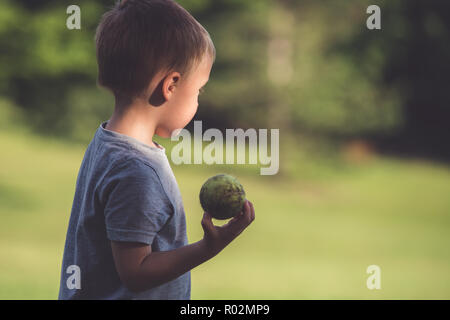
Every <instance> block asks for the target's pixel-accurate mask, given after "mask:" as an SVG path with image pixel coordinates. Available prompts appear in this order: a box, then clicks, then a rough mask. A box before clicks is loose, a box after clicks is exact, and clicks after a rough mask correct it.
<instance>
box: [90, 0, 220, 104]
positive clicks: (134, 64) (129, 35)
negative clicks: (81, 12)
mask: <svg viewBox="0 0 450 320" xmlns="http://www.w3.org/2000/svg"><path fill="white" fill-rule="evenodd" d="M95 42H96V49H97V63H98V84H99V85H101V86H103V87H106V88H108V89H110V90H111V91H112V92H113V93H114V96H115V97H116V99H118V98H119V99H121V100H123V99H126V101H128V102H131V101H132V100H133V99H134V98H135V97H137V96H139V95H141V94H143V93H144V92H145V90H146V89H147V86H148V85H149V83H150V82H151V81H152V79H153V77H154V76H155V75H156V74H157V73H158V72H161V71H165V72H168V71H177V72H179V73H180V74H182V75H184V76H188V75H189V73H190V72H191V71H192V68H193V67H194V66H196V65H197V64H198V63H199V62H200V61H201V59H202V58H203V57H204V55H205V53H209V55H210V56H211V58H212V60H213V61H214V60H215V56H216V50H215V48H214V44H213V43H212V40H211V38H210V35H209V33H208V32H207V31H206V30H205V28H203V27H202V26H201V25H200V23H199V22H197V20H195V19H194V17H192V15H191V14H189V12H187V11H186V10H185V9H184V8H183V7H181V6H180V5H179V4H178V3H176V2H175V1H173V0H126V1H122V2H120V1H119V2H117V3H116V5H115V6H114V7H113V8H112V9H111V10H109V11H108V12H106V13H105V14H104V15H103V17H102V19H101V21H100V24H99V26H98V27H97V32H96V35H95Z"/></svg>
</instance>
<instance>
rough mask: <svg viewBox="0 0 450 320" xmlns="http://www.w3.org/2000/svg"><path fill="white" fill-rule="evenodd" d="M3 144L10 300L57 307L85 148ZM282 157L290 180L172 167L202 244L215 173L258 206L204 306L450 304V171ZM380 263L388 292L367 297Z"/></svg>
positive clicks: (1, 293) (1, 258) (206, 285)
mask: <svg viewBox="0 0 450 320" xmlns="http://www.w3.org/2000/svg"><path fill="white" fill-rule="evenodd" d="M284 141H288V140H283V139H282V144H283V143H284ZM162 143H164V142H162ZM288 143H291V144H292V141H291V142H288ZM0 145H1V149H2V150H3V152H2V156H1V157H0V217H1V224H0V299H56V298H57V294H58V288H59V276H60V266H61V259H62V252H63V248H64V241H65V233H66V229H67V223H68V219H69V214H70V209H71V206H72V200H73V195H74V190H75V183H76V177H77V173H78V169H79V166H80V164H81V160H82V157H83V154H84V151H85V147H86V146H84V145H67V144H65V143H64V142H62V141H58V139H49V138H41V137H38V136H35V135H32V134H30V133H28V132H27V131H26V130H25V129H24V128H20V127H13V126H9V127H2V129H0ZM282 148H285V149H288V150H290V152H291V154H290V155H287V154H286V156H285V157H284V158H281V160H280V161H281V168H282V169H283V170H282V172H283V174H282V175H281V176H274V177H270V176H259V175H258V174H255V170H254V168H253V169H249V170H245V169H240V167H238V166H233V167H229V166H210V167H207V166H194V165H192V166H189V165H184V166H173V169H174V172H175V176H176V177H177V181H178V184H179V186H180V189H181V192H182V195H183V200H184V204H185V209H186V215H187V223H188V236H189V241H190V242H195V241H197V240H199V239H201V237H202V229H201V225H200V220H201V216H202V211H201V208H200V205H199V202H198V191H199V190H200V187H201V185H202V183H203V182H204V181H205V180H206V178H208V177H209V176H211V175H212V174H215V173H218V172H229V173H232V174H235V175H236V176H237V177H238V178H239V180H240V181H241V182H242V184H243V185H244V187H245V189H246V192H247V195H248V198H249V199H250V200H251V201H252V202H253V203H254V206H255V209H256V220H255V221H254V223H253V224H252V225H251V226H250V227H249V229H248V230H246V231H245V232H244V233H242V234H241V235H240V236H239V238H238V239H237V240H236V241H234V242H233V243H231V244H230V245H229V247H227V248H226V249H225V250H224V251H223V252H221V253H220V254H219V255H218V256H216V257H215V258H213V259H212V260H210V261H208V262H206V263H205V264H203V265H201V266H199V267H197V268H196V269H194V270H193V271H192V298H193V299H329V298H336V299H410V298H411V299H449V298H450V272H449V270H450V251H449V250H448V246H449V244H450V233H449V231H450V215H449V213H450V197H449V196H448V195H449V191H450V170H449V168H447V167H443V166H437V165H434V164H432V163H426V162H419V161H407V160H395V159H389V158H373V159H372V160H371V161H369V162H367V163H364V164H361V165H358V166H353V165H334V166H333V165H331V164H330V163H331V162H330V163H328V162H326V161H321V160H320V159H309V160H308V157H307V156H305V155H301V154H300V153H298V154H297V153H292V152H293V150H298V148H296V147H295V145H289V146H283V145H282ZM286 168H287V169H286ZM371 264H376V265H379V266H380V267H381V286H382V289H381V290H373V291H371V290H368V289H367V288H366V279H367V277H368V275H367V274H366V268H367V267H368V266H369V265H371Z"/></svg>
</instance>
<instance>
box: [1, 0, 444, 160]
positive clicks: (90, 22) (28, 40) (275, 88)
mask: <svg viewBox="0 0 450 320" xmlns="http://www.w3.org/2000/svg"><path fill="white" fill-rule="evenodd" d="M372 2H373V1H369V0H358V1H357V0H353V1H345V2H343V1H339V2H337V1H332V0H323V1H320V2H318V1H313V0H304V1H294V0H272V1H269V0H259V1H244V0H179V3H180V4H181V5H182V6H183V7H185V8H186V9H187V10H188V11H189V12H191V13H192V15H193V16H194V17H195V18H196V19H197V20H199V21H200V22H201V23H202V24H203V25H204V26H205V28H206V29H207V30H208V31H209V33H210V34H211V37H212V39H213V41H214V43H215V45H216V49H217V58H216V63H215V64H214V66H213V70H212V74H211V78H210V82H209V84H208V85H207V87H206V91H205V93H204V95H202V96H201V97H200V108H199V110H198V113H197V115H196V117H195V119H194V120H196V119H201V120H203V122H204V127H205V128H207V127H216V128H222V129H223V128H226V127H242V128H248V127H255V128H280V129H282V131H281V134H283V132H284V133H287V132H292V133H301V134H309V135H310V136H313V137H324V138H327V139H329V138H331V139H336V138H339V139H347V138H355V137H375V138H376V139H377V140H378V141H380V143H383V144H385V145H389V144H391V145H392V146H395V148H397V147H398V145H402V146H407V144H408V143H410V144H411V145H410V149H416V150H417V145H420V146H421V150H424V151H426V152H427V153H429V154H436V155H444V154H447V155H449V158H450V148H448V146H447V143H446V139H447V138H448V137H449V136H450V134H449V128H450V126H449V125H448V119H449V116H450V111H449V100H450V96H449V95H450V91H449V90H448V89H447V88H448V86H449V79H448V71H449V70H448V69H449V68H450V65H449V64H448V62H447V58H448V56H449V54H450V43H449V41H448V39H449V32H450V31H449V29H450V10H449V8H450V3H448V1H444V0H430V1H426V2H425V1H420V0H408V1H406V0H399V1H387V0H380V1H376V3H372ZM114 3H115V1H114V0H101V1H88V0H79V1H78V2H77V4H78V5H79V6H80V8H81V20H82V22H81V30H68V29H67V28H66V18H67V14H66V8H67V6H69V5H70V4H73V3H72V1H67V0H61V1H57V2H56V1H49V0H40V1H25V0H15V1H12V0H3V1H2V2H0V68H1V70H2V72H1V73H0V95H2V97H3V98H6V99H9V100H10V101H11V102H13V103H14V104H15V105H17V106H18V107H20V108H21V109H22V110H24V112H25V115H26V117H25V119H27V121H28V125H29V126H30V127H32V128H34V129H35V130H36V131H39V132H43V133H48V134H52V135H55V134H57V135H60V136H66V137H68V138H73V139H77V140H81V141H88V140H89V139H90V138H91V134H92V132H93V130H95V129H94V128H95V127H96V126H97V125H98V123H99V121H101V120H105V119H107V118H108V117H109V115H110V114H111V112H112V110H113V99H112V96H111V95H110V94H109V93H107V92H106V91H105V90H99V89H98V88H97V87H96V77H97V67H96V61H95V46H94V34H95V28H96V26H97V23H98V21H99V19H100V17H101V15H102V14H103V13H104V12H105V11H106V10H107V9H108V8H109V7H111V6H112V5H114ZM370 4H378V5H379V6H380V7H381V10H382V13H381V20H382V29H381V30H368V29H367V28H366V19H367V17H368V15H367V14H366V8H367V6H368V5H370ZM410 141H412V142H410ZM394 142H395V144H393V143H394ZM405 149H407V148H406V147H405Z"/></svg>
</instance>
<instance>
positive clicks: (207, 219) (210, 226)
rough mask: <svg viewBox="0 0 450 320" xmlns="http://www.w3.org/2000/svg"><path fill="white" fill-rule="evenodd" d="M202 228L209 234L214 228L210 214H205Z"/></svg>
mask: <svg viewBox="0 0 450 320" xmlns="http://www.w3.org/2000/svg"><path fill="white" fill-rule="evenodd" d="M202 227H203V230H204V231H205V232H208V231H210V230H212V229H213V228H214V225H213V223H212V217H211V215H210V214H209V213H208V212H204V213H203V219H202Z"/></svg>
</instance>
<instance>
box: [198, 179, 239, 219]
mask: <svg viewBox="0 0 450 320" xmlns="http://www.w3.org/2000/svg"><path fill="white" fill-rule="evenodd" d="M244 203H245V191H244V188H243V187H242V185H241V184H240V183H239V181H238V180H237V179H236V178H235V177H233V176H230V175H228V174H218V175H216V176H214V177H211V178H209V179H208V180H206V182H205V183H204V184H203V186H202V188H201V190H200V204H201V206H202V208H203V210H205V211H206V212H208V213H209V214H210V215H211V216H212V217H213V218H215V219H219V220H225V219H229V218H232V217H234V216H236V215H238V214H239V213H240V212H242V210H243V208H244Z"/></svg>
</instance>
